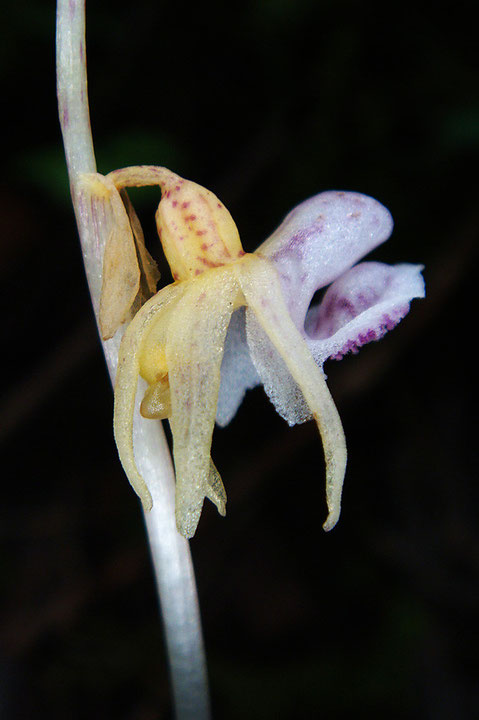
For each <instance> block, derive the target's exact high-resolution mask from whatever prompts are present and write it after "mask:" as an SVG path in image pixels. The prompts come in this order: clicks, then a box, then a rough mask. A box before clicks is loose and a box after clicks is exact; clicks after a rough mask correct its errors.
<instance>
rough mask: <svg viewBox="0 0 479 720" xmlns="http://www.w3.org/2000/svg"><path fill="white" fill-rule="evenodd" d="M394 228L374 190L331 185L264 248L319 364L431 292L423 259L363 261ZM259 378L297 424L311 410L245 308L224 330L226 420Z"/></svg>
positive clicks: (222, 413) (371, 336) (222, 402)
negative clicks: (316, 298)
mask: <svg viewBox="0 0 479 720" xmlns="http://www.w3.org/2000/svg"><path fill="white" fill-rule="evenodd" d="M392 228H393V221H392V218H391V215H390V213H389V211H388V210H387V209H386V208H385V207H384V206H383V205H381V204H380V203H379V202H377V200H374V199H373V198H370V197H368V196H366V195H361V194H359V193H353V192H340V191H329V192H324V193H320V194H319V195H316V196H314V197H312V198H310V199H309V200H306V201H305V202H303V203H301V204H300V205H298V206H297V207H296V208H294V209H293V210H292V211H291V212H290V213H289V214H288V215H287V216H286V218H285V219H284V221H283V222H282V223H281V225H280V226H279V228H278V229H277V230H276V231H275V232H274V233H273V234H272V235H271V236H270V237H269V238H268V239H267V240H266V241H265V242H264V243H263V244H262V245H261V246H260V247H259V248H258V250H257V253H258V254H260V255H262V256H263V257H266V258H268V259H269V260H270V261H272V262H273V264H274V266H275V268H276V270H277V272H278V275H279V278H280V281H281V287H282V291H283V295H284V298H285V300H286V304H287V306H288V309H289V312H290V315H291V318H292V319H293V321H294V323H295V325H296V327H297V328H298V330H299V331H300V333H301V334H302V335H303V337H304V339H305V341H306V343H307V345H308V347H309V349H310V351H311V354H312V355H313V357H314V359H315V360H316V363H317V364H318V365H319V366H320V367H322V365H323V363H324V362H325V361H326V360H328V359H334V360H339V359H341V358H342V357H343V356H344V355H345V354H346V353H348V352H352V353H355V352H358V350H359V348H360V347H361V346H362V345H365V344H366V343H369V342H372V341H374V340H379V339H381V338H382V337H383V336H384V334H385V333H386V332H387V331H389V330H391V329H392V328H393V327H395V326H396V325H397V323H398V322H399V321H400V320H402V319H403V318H404V317H405V315H406V314H407V313H408V311H409V306H410V302H411V300H413V299H414V298H422V297H424V295H425V289H424V280H423V278H422V275H421V270H422V269H423V268H422V266H421V265H410V264H399V265H394V266H391V265H386V264H384V263H378V262H362V263H359V264H356V263H358V261H359V260H361V259H362V258H363V257H364V256H365V255H366V254H367V253H369V252H370V251H371V250H373V249H374V248H376V247H377V246H378V245H380V244H381V243H383V242H384V241H385V240H387V239H388V237H389V236H390V234H391V232H392ZM327 286H329V287H327ZM326 287H327V290H326V291H325V293H324V296H323V298H322V301H321V302H320V303H319V304H317V305H314V306H312V307H310V304H311V300H312V298H313V296H314V294H315V292H316V291H317V290H320V289H322V288H326ZM260 383H263V385H264V388H265V390H266V392H267V394H268V395H269V397H270V399H271V400H272V402H273V403H274V405H275V407H276V409H277V411H278V412H279V414H280V415H282V417H284V418H285V420H287V422H288V423H289V424H290V425H293V424H295V423H298V422H304V421H305V420H307V419H309V417H310V413H309V409H308V407H307V406H306V405H305V403H304V399H303V398H302V394H301V391H300V390H299V388H298V387H297V385H296V383H295V382H294V381H293V380H292V378H291V376H290V375H289V373H288V371H287V369H286V367H285V364H284V362H283V360H282V359H281V358H280V357H279V355H278V353H277V352H276V350H275V349H274V347H273V346H272V344H271V342H270V341H269V339H268V338H267V337H266V335H265V333H264V331H263V330H262V328H261V327H260V326H259V324H258V323H257V321H256V319H255V317H254V315H253V314H252V313H250V311H248V310H246V312H245V311H244V309H240V310H238V311H237V312H236V313H234V315H233V318H232V321H231V325H230V328H229V330H228V334H227V339H226V345H225V353H224V357H223V364H222V367H221V387H220V393H219V398H218V411H217V422H218V424H219V425H226V424H228V423H229V422H230V420H231V419H232V418H233V417H234V415H235V413H236V411H237V409H238V407H239V405H240V404H241V401H242V399H243V397H244V394H245V392H246V390H247V389H249V388H252V387H255V386H256V385H258V384H260Z"/></svg>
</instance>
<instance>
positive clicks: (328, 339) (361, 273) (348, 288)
mask: <svg viewBox="0 0 479 720" xmlns="http://www.w3.org/2000/svg"><path fill="white" fill-rule="evenodd" d="M421 270H422V265H409V264H400V265H394V266H391V265H385V264H383V263H378V262H365V263H360V264H359V265H356V266H355V267H353V268H352V269H351V270H349V271H348V272H346V273H344V275H342V276H341V277H340V278H339V279H338V280H336V281H335V282H334V283H333V284H332V285H331V286H330V287H329V288H328V290H327V291H326V293H325V295H324V298H323V300H322V302H321V303H320V304H319V305H317V306H315V307H313V308H311V309H310V310H309V312H308V314H307V316H306V322H305V329H306V333H307V336H308V338H307V342H308V346H309V347H310V349H311V352H312V353H313V356H314V358H315V360H316V362H318V363H319V364H320V365H322V364H323V363H324V361H325V360H326V359H327V358H330V357H331V358H333V359H336V360H339V359H341V358H342V357H343V355H345V354H346V353H347V352H353V353H354V352H357V351H358V349H359V348H360V347H361V345H364V344H365V343H368V342H371V341H372V340H380V339H381V338H382V337H383V335H384V334H385V333H386V332H387V331H388V330H391V329H392V328H393V327H395V325H397V323H398V322H399V321H400V320H402V318H403V317H404V316H405V315H406V314H407V312H408V311H409V305H410V302H411V300H412V299H413V298H422V297H424V294H425V291H424V280H423V278H422V275H421Z"/></svg>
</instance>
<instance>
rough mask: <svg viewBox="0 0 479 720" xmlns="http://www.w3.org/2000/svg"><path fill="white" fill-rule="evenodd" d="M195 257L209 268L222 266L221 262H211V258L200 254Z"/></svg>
mask: <svg viewBox="0 0 479 720" xmlns="http://www.w3.org/2000/svg"><path fill="white" fill-rule="evenodd" d="M196 259H197V260H199V262H200V263H203V265H206V267H209V268H215V267H222V265H223V263H216V262H213V260H208V258H205V257H201V256H198V257H197V258H196Z"/></svg>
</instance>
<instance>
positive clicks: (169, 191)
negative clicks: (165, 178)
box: [165, 190, 171, 198]
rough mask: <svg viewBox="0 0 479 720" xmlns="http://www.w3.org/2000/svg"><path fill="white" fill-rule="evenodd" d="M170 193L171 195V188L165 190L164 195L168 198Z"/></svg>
mask: <svg viewBox="0 0 479 720" xmlns="http://www.w3.org/2000/svg"><path fill="white" fill-rule="evenodd" d="M170 195H171V190H167V191H166V192H165V197H167V198H169V197H170Z"/></svg>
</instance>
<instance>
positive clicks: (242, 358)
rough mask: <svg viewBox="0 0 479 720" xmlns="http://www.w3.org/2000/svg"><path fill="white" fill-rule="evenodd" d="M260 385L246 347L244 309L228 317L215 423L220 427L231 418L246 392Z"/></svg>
mask: <svg viewBox="0 0 479 720" xmlns="http://www.w3.org/2000/svg"><path fill="white" fill-rule="evenodd" d="M260 382H261V380H260V377H259V375H258V373H257V371H256V368H255V366H254V365H253V363H252V361H251V357H250V354H249V350H248V346H247V344H246V327H245V308H244V307H242V308H239V310H236V311H235V312H234V313H233V315H232V316H231V322H230V324H229V327H228V332H227V334H226V341H225V350H224V354H223V361H222V363H221V384H220V391H219V395H218V407H217V411H216V422H217V423H218V425H220V426H222V427H224V426H225V425H227V424H228V423H229V422H230V421H231V420H232V419H233V417H234V416H235V414H236V411H237V410H238V408H239V406H240V405H241V402H242V400H243V397H244V395H245V392H246V390H249V389H250V388H253V387H256V385H259V383H260Z"/></svg>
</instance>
